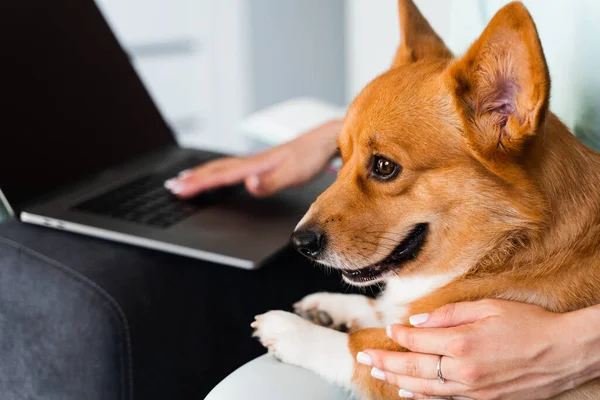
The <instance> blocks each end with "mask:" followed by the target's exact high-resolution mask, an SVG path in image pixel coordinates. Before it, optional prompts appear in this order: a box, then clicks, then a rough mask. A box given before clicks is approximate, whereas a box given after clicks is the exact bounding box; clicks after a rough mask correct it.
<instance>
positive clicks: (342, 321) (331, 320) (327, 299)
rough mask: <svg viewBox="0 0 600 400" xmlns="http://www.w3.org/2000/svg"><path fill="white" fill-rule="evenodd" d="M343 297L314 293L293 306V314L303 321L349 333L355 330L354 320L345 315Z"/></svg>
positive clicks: (341, 295)
mask: <svg viewBox="0 0 600 400" xmlns="http://www.w3.org/2000/svg"><path fill="white" fill-rule="evenodd" d="M345 300H347V298H346V297H345V295H343V294H337V293H315V294H311V295H308V296H306V297H304V298H303V299H302V300H300V301H299V302H297V303H295V304H294V312H295V313H296V314H298V315H299V316H301V317H302V318H304V319H307V320H309V321H311V322H313V323H315V324H317V325H321V326H324V327H326V328H332V329H335V330H338V331H342V332H350V331H351V330H353V329H354V328H356V325H357V324H356V322H357V321H356V318H353V317H351V316H350V315H346V312H347V307H345V305H344V302H345Z"/></svg>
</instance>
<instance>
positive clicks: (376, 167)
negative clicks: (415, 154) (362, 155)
mask: <svg viewBox="0 0 600 400" xmlns="http://www.w3.org/2000/svg"><path fill="white" fill-rule="evenodd" d="M399 170H400V167H399V166H398V164H396V163H395V162H393V161H390V160H388V159H387V158H385V157H381V156H375V158H374V159H373V173H374V174H375V176H376V177H377V178H379V179H391V178H393V177H395V176H396V175H397V174H398V171H399Z"/></svg>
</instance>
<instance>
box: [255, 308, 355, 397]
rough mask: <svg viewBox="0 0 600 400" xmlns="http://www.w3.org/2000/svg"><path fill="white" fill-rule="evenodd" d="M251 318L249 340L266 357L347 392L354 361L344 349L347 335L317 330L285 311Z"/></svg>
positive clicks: (271, 312) (313, 325)
mask: <svg viewBox="0 0 600 400" xmlns="http://www.w3.org/2000/svg"><path fill="white" fill-rule="evenodd" d="M254 318H255V320H254V322H252V324H251V326H252V327H253V328H254V329H255V331H254V335H253V336H255V337H257V338H258V339H259V340H260V342H261V343H262V344H263V345H264V346H265V347H266V348H267V349H269V353H271V354H272V355H274V356H275V357H277V358H279V359H280V360H281V361H283V362H286V363H288V364H293V365H297V366H299V367H303V368H306V369H309V370H311V371H313V372H316V373H317V374H319V375H321V376H322V377H323V378H325V379H326V380H328V381H329V382H332V383H335V384H337V385H340V386H342V387H344V388H347V389H350V387H351V381H352V374H353V368H354V358H353V357H352V354H351V353H350V350H349V349H348V334H346V333H341V332H336V331H334V330H332V329H327V328H324V327H322V326H317V325H315V324H313V323H312V322H309V321H307V320H305V319H302V318H301V317H299V316H297V315H296V314H292V313H289V312H285V311H269V312H268V313H265V314H262V315H257V316H256V317H254Z"/></svg>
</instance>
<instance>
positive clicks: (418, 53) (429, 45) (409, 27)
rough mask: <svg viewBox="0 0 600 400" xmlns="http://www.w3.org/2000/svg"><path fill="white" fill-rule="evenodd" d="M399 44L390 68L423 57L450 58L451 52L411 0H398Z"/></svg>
mask: <svg viewBox="0 0 600 400" xmlns="http://www.w3.org/2000/svg"><path fill="white" fill-rule="evenodd" d="M398 13H399V16H400V46H399V47H398V50H397V51H396V56H395V57H394V62H393V63H392V69H393V68H396V67H399V66H401V65H406V64H410V63H413V62H415V61H419V60H423V59H425V58H452V57H453V56H452V52H451V51H450V50H449V49H448V48H447V47H446V45H445V44H444V41H443V40H442V39H440V37H439V36H438V35H437V33H435V31H434V30H433V29H432V28H431V25H429V22H427V20H426V19H425V17H424V16H423V14H421V12H420V11H419V9H418V8H417V6H416V5H415V3H413V1H412V0H398Z"/></svg>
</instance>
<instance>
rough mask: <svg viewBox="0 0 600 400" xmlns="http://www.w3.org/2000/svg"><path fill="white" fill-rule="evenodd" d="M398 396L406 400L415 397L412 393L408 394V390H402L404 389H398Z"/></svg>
mask: <svg viewBox="0 0 600 400" xmlns="http://www.w3.org/2000/svg"><path fill="white" fill-rule="evenodd" d="M398 394H399V395H400V397H404V398H407V399H412V398H413V397H415V394H414V393H413V392H409V391H408V390H404V389H400V391H399V392H398Z"/></svg>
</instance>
